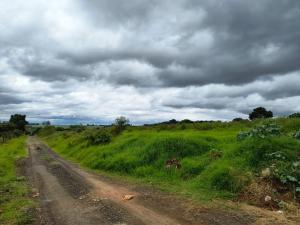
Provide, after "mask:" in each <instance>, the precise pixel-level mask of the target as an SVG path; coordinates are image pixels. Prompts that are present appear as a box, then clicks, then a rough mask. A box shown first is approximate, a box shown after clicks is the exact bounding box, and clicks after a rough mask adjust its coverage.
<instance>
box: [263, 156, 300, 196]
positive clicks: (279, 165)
mask: <svg viewBox="0 0 300 225" xmlns="http://www.w3.org/2000/svg"><path fill="white" fill-rule="evenodd" d="M267 157H268V158H269V160H270V164H271V166H270V168H271V172H272V176H273V177H274V178H276V179H278V180H279V181H280V182H281V183H282V184H284V185H286V186H287V187H288V188H290V189H292V191H293V192H294V196H295V198H297V197H300V161H290V160H287V157H286V156H285V155H284V153H283V152H280V151H278V152H274V153H271V154H267Z"/></svg>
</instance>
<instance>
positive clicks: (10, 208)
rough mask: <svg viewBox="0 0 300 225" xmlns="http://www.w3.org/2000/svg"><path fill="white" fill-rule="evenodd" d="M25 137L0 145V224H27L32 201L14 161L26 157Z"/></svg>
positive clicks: (29, 218) (29, 219)
mask: <svg viewBox="0 0 300 225" xmlns="http://www.w3.org/2000/svg"><path fill="white" fill-rule="evenodd" d="M25 141H26V137H25V136H22V137H19V138H15V139H12V140H10V141H9V142H8V143H5V144H1V145H0V210H1V212H0V224H1V225H17V224H28V223H29V222H30V221H31V217H30V215H29V214H28V210H29V209H30V208H31V207H32V206H33V203H32V202H31V200H29V198H28V188H27V186H26V182H25V179H24V177H21V176H18V175H17V172H16V162H17V161H18V160H20V159H22V158H24V157H26V150H25Z"/></svg>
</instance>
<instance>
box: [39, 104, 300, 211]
mask: <svg viewBox="0 0 300 225" xmlns="http://www.w3.org/2000/svg"><path fill="white" fill-rule="evenodd" d="M264 115H265V116H264ZM270 117H271V113H270V111H266V110H265V111H264V110H261V109H258V110H254V111H253V113H252V114H251V120H252V121H250V120H244V119H240V118H236V119H235V120H234V121H232V122H220V121H211V122H201V121H198V122H192V121H190V120H183V121H181V122H178V121H176V120H171V121H168V122H165V123H160V124H154V125H144V126H139V127H134V126H129V125H128V121H126V123H125V124H124V123H122V129H121V128H118V127H117V126H119V125H118V120H117V121H116V124H115V125H114V126H112V127H97V126H95V127H86V126H79V127H70V128H68V129H64V130H62V129H57V128H55V127H53V126H47V127H45V128H43V129H42V130H40V131H39V136H40V137H41V138H42V139H43V140H44V141H45V142H46V143H48V144H49V146H50V147H52V148H53V149H54V150H55V151H57V152H58V153H59V154H61V155H62V156H64V157H66V158H68V159H71V160H73V161H76V162H78V163H80V164H81V165H82V166H84V167H87V168H90V169H93V170H98V171H102V172H107V173H111V174H116V175H120V176H124V177H127V178H130V179H134V180H135V181H141V182H143V183H148V184H149V183H150V184H153V185H156V186H159V187H160V188H163V189H166V190H169V191H173V192H177V193H181V194H184V195H190V196H193V197H196V198H198V199H202V200H209V199H213V198H227V199H233V200H242V201H246V202H249V203H251V204H254V205H259V206H263V207H269V208H273V209H274V208H275V209H283V208H285V207H287V205H288V204H289V202H294V203H295V204H296V203H297V202H298V201H299V197H300V173H299V171H300V168H299V167H300V142H299V133H300V132H299V130H300V118H299V117H296V116H292V117H290V118H278V119H272V118H270ZM79 128H80V129H79ZM119 129H120V130H119ZM116 130H118V132H115V131H116Z"/></svg>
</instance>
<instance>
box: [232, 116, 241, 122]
mask: <svg viewBox="0 0 300 225" xmlns="http://www.w3.org/2000/svg"><path fill="white" fill-rule="evenodd" d="M241 121H244V119H243V118H239V117H238V118H234V119H233V120H232V122H241Z"/></svg>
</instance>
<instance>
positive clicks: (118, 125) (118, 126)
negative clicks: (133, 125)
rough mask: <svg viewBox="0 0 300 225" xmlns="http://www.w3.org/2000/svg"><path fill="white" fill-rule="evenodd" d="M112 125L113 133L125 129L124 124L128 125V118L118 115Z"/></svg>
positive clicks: (118, 132)
mask: <svg viewBox="0 0 300 225" xmlns="http://www.w3.org/2000/svg"><path fill="white" fill-rule="evenodd" d="M114 125H115V133H116V134H120V133H121V132H122V131H123V130H125V129H126V126H128V125H129V119H127V118H126V117H125V116H120V117H118V118H116V120H115V123H114Z"/></svg>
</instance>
